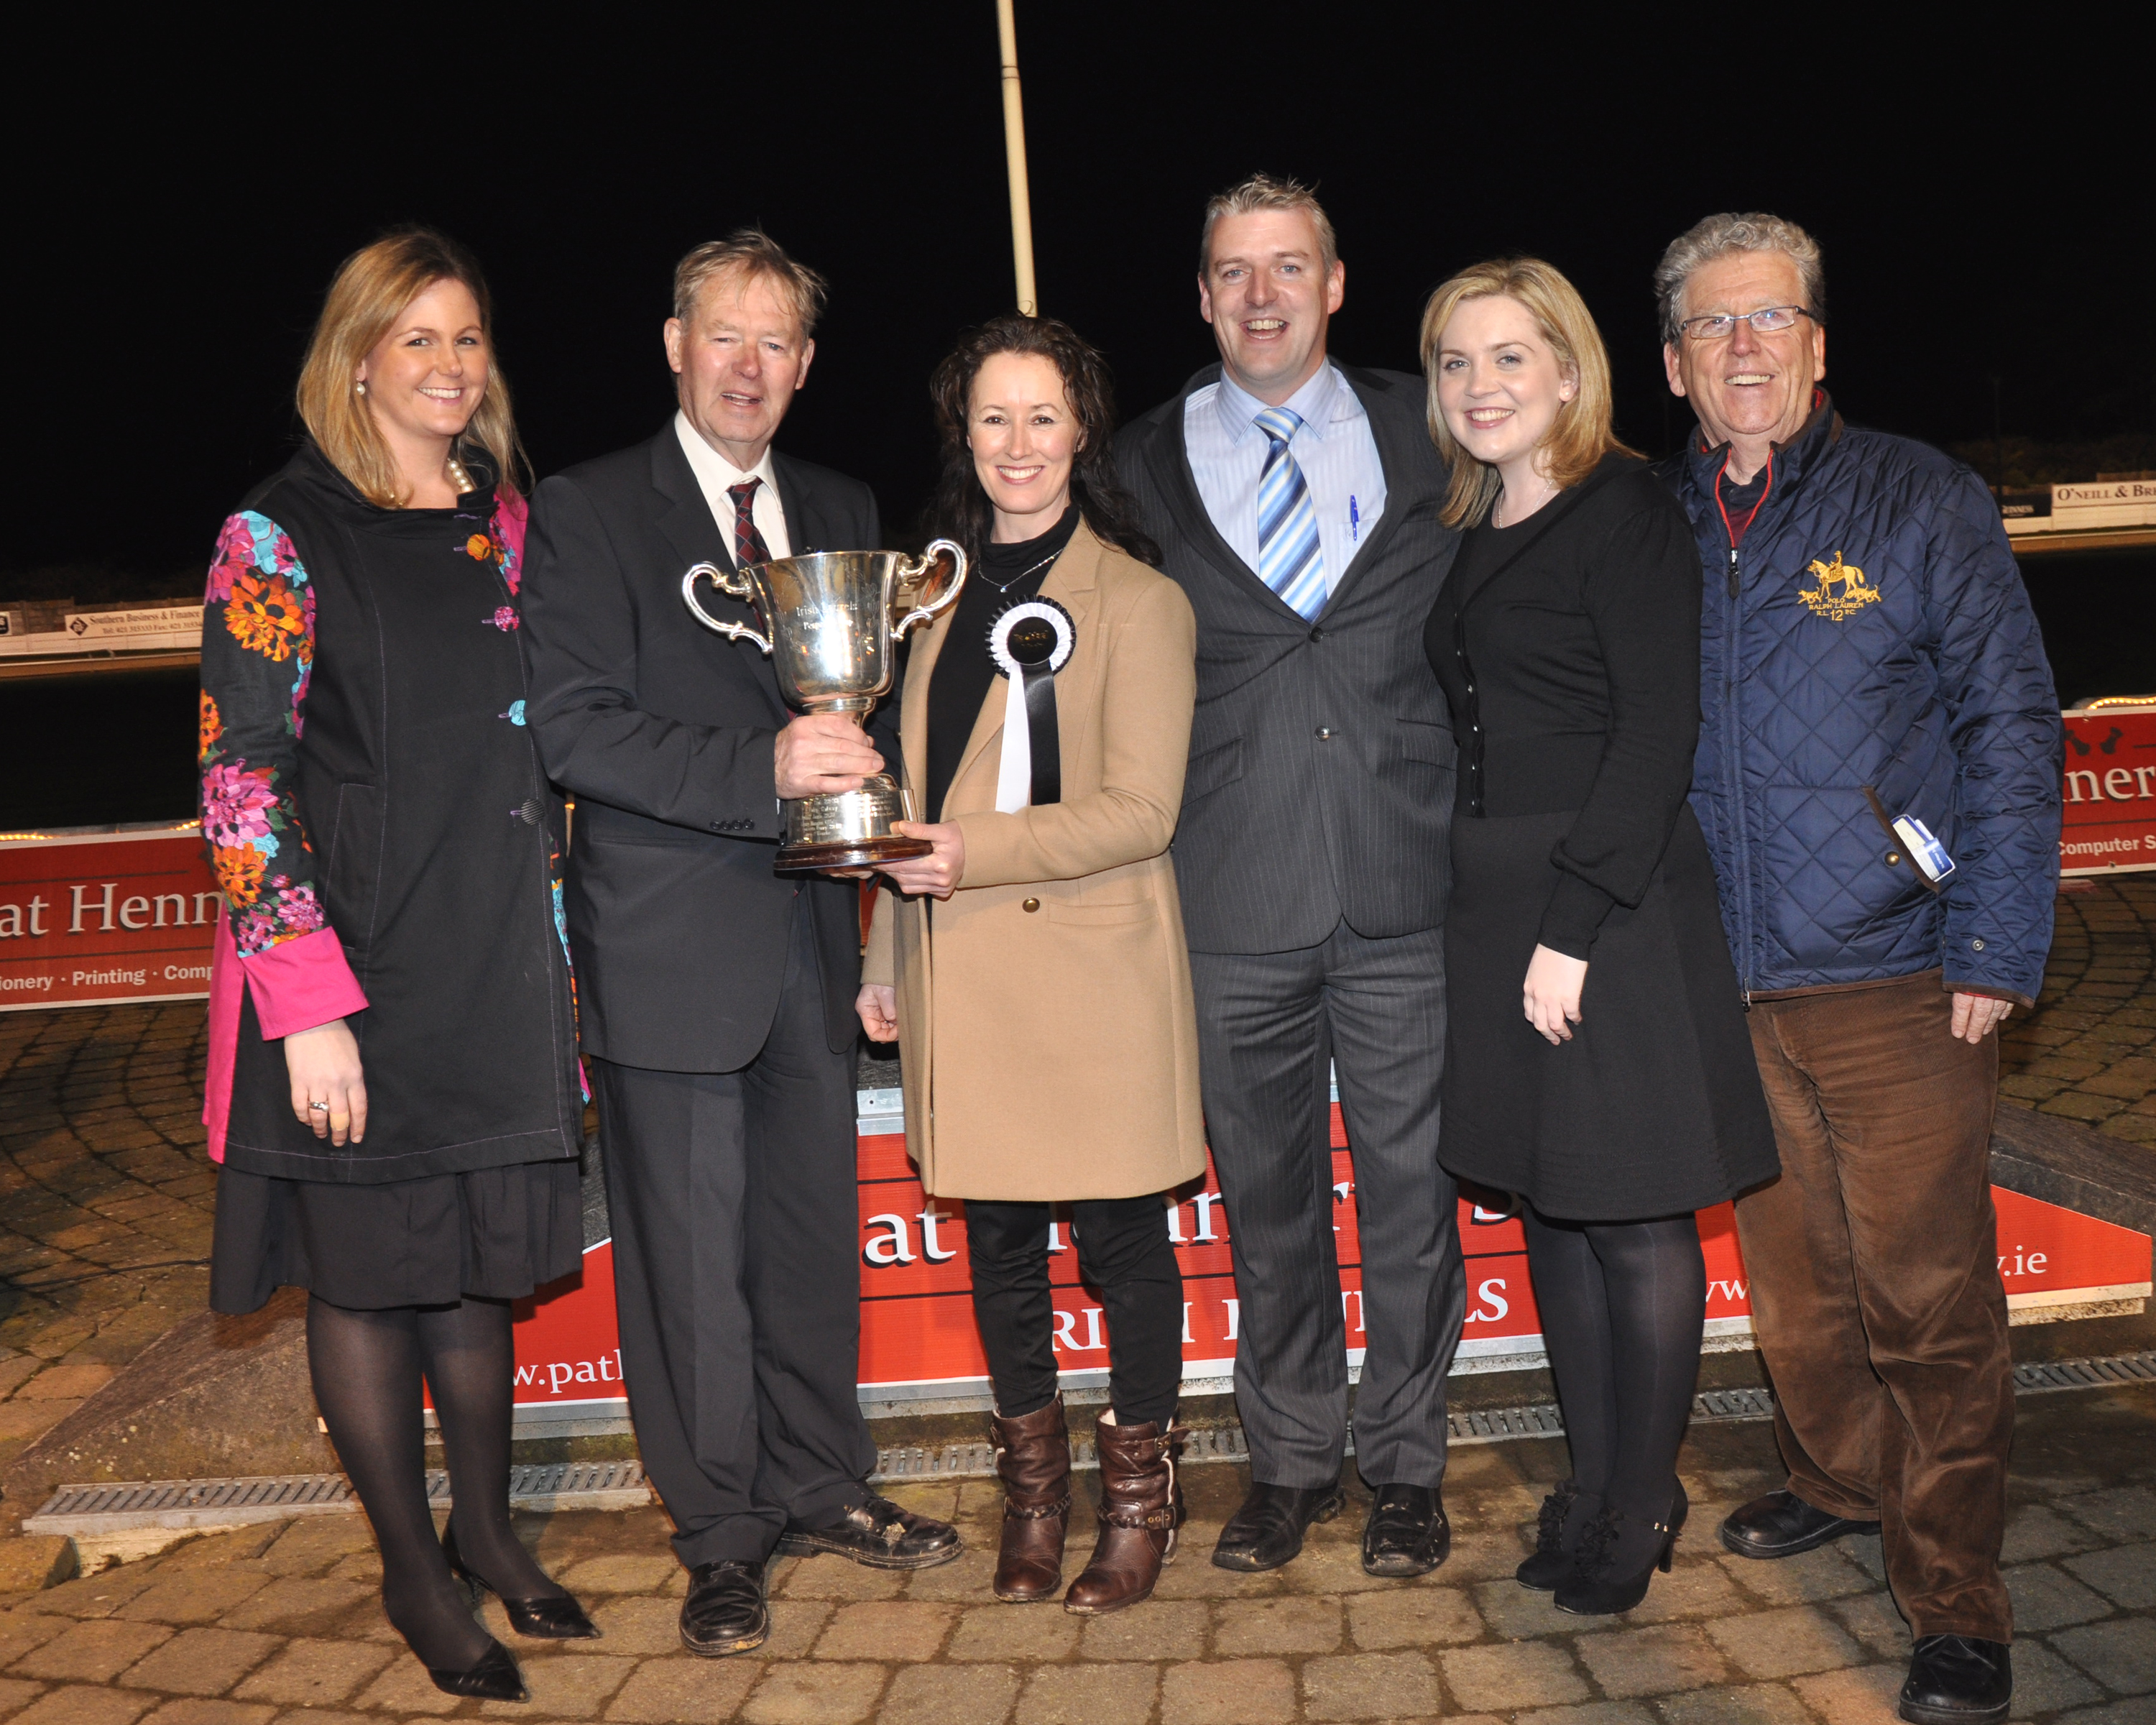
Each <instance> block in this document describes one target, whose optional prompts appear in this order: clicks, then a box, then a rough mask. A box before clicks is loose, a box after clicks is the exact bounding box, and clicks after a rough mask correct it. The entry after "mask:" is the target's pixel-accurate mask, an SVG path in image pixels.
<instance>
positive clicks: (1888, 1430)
mask: <svg viewBox="0 0 2156 1725" xmlns="http://www.w3.org/2000/svg"><path fill="white" fill-rule="evenodd" d="M1655 285H1656V288H1657V290H1658V292H1659V294H1660V296H1661V315H1662V334H1663V338H1664V341H1665V344H1666V345H1665V347H1664V349H1663V354H1664V358H1665V361H1666V364H1667V367H1668V372H1669V381H1670V388H1671V390H1673V391H1674V392H1675V393H1677V394H1678V395H1681V396H1683V397H1685V398H1686V399H1687V400H1688V401H1689V402H1690V403H1691V405H1692V408H1693V409H1694V411H1695V412H1696V413H1697V414H1698V416H1699V425H1698V429H1697V431H1696V433H1695V434H1693V435H1692V437H1691V439H1689V442H1688V444H1687V446H1686V449H1685V450H1684V451H1683V452H1682V453H1681V454H1679V455H1676V456H1672V457H1671V459H1669V460H1668V461H1667V462H1666V463H1665V464H1663V468H1662V471H1663V473H1664V475H1665V477H1666V479H1667V480H1668V482H1669V484H1670V485H1671V488H1672V489H1673V490H1675V491H1676V495H1677V496H1678V497H1679V499H1680V500H1681V501H1682V502H1683V504H1684V506H1685V507H1686V511H1688V512H1689V514H1690V516H1691V521H1692V524H1693V529H1694V531H1695V533H1696V535H1697V539H1698V542H1699V547H1700V556H1701V559H1702V564H1703V566H1704V570H1705V575H1706V580H1705V590H1704V593H1703V596H1702V598H1703V604H1702V624H1703V636H1702V653H1701V659H1700V671H1701V676H1702V691H1701V692H1702V713H1703V719H1702V726H1701V732H1700V747H1699V757H1698V765H1697V776H1696V778H1695V781H1694V785H1693V790H1692V803H1693V807H1694V808H1695V809H1696V810H1697V813H1698V815H1699V819H1700V824H1701V825H1702V827H1703V828H1704V829H1706V833H1707V842H1708V844H1709V845H1710V846H1711V847H1712V850H1713V853H1714V857H1715V864H1716V870H1717V875H1718V876H1719V879H1720V882H1721V890H1722V919H1723V922H1724V923H1725V925H1726V927H1727V932H1728V936H1729V942H1730V947H1731V949H1732V952H1733V953H1734V956H1735V957H1736V961H1737V973H1738V978H1739V980H1740V982H1741V983H1742V985H1743V989H1744V991H1745V1001H1746V1004H1747V1006H1748V1009H1749V1012H1750V1019H1749V1022H1750V1024H1751V1028H1752V1040H1753V1050H1754V1051H1755V1052H1756V1054H1757V1055H1758V1060H1759V1070H1760V1075H1761V1076H1762V1078H1763V1081H1764V1082H1765V1086H1766V1091H1767V1098H1768V1102H1769V1104H1770V1105H1771V1106H1772V1108H1773V1111H1774V1125H1775V1131H1776V1134H1777V1137H1778V1138H1779V1145H1780V1149H1781V1156H1782V1168H1783V1173H1782V1175H1781V1178H1779V1179H1778V1180H1776V1181H1774V1182H1773V1183H1769V1184H1768V1185H1767V1186H1765V1187H1763V1188H1761V1189H1758V1190H1756V1191H1753V1193H1751V1194H1748V1195H1747V1196H1745V1197H1744V1198H1743V1199H1740V1200H1739V1201H1738V1205H1737V1222H1738V1235H1739V1237H1740V1239H1741V1240H1742V1242H1743V1249H1744V1258H1745V1263H1746V1265H1747V1266H1748V1270H1749V1272H1750V1276H1751V1281H1752V1307H1753V1322H1755V1324H1756V1325H1757V1327H1758V1339H1759V1346H1760V1348H1761V1351H1762V1352H1763V1353H1764V1354H1765V1356H1766V1359H1767V1364H1768V1369H1769V1371H1770V1372H1771V1373H1773V1376H1774V1386H1775V1389H1776V1391H1777V1394H1778V1398H1779V1399H1778V1404H1777V1411H1776V1416H1775V1429H1776V1434H1777V1435H1778V1437H1779V1440H1780V1443H1781V1450H1782V1455H1783V1459H1784V1461H1785V1462H1786V1463H1787V1465H1788V1466H1789V1488H1788V1489H1787V1490H1786V1491H1776V1492H1773V1493H1770V1494H1769V1495H1768V1496H1767V1497H1763V1498H1760V1499H1758V1501H1757V1502H1753V1503H1749V1504H1747V1505H1746V1506H1745V1507H1743V1508H1742V1509H1740V1510H1738V1511H1737V1512H1735V1513H1734V1514H1732V1516H1730V1517H1728V1519H1727V1521H1725V1522H1723V1523H1722V1543H1724V1544H1725V1545H1726V1546H1727V1547H1728V1548H1729V1549H1730V1550H1732V1551H1733V1552H1735V1553H1738V1554H1739V1555H1740V1556H1744V1557H1750V1558H1779V1557H1786V1556H1789V1555H1790V1554H1792V1553H1796V1552H1800V1551H1807V1550H1809V1549H1811V1548H1814V1547H1816V1546H1819V1545H1822V1544H1824V1543H1826V1542H1827V1541H1829V1540H1831V1539H1835V1538H1840V1536H1842V1535H1843V1534H1845V1533H1851V1532H1870V1531H1872V1530H1873V1529H1875V1528H1876V1529H1877V1530H1878V1532H1880V1534H1881V1540H1882V1542H1883V1546H1884V1551H1885V1556H1886V1574H1887V1579H1888V1582H1889V1584H1891V1585H1892V1589H1893V1591H1894V1597H1895V1600H1896V1602H1897V1604H1898V1605H1899V1606H1900V1608H1901V1609H1902V1615H1904V1616H1906V1617H1907V1619H1908V1620H1909V1625H1910V1627H1911V1629H1912V1631H1913V1632H1914V1634H1915V1636H1916V1638H1917V1639H1916V1645H1915V1652H1914V1656H1913V1658H1912V1662H1911V1666H1910V1674H1909V1679H1908V1682H1907V1685H1906V1686H1904V1688H1903V1690H1902V1697H1901V1712H1902V1717H1903V1718H1905V1719H1909V1720H1914V1721H1920V1722H1933V1721H1953V1722H1956V1725H1961V1722H1968V1721H1974V1720H1991V1719H2003V1718H2005V1717H2006V1712H2007V1706H2008V1702H2009V1700H2010V1697H2011V1693H2012V1681H2013V1680H2012V1673H2011V1666H2010V1661H2009V1655H2008V1651H2007V1645H2006V1644H2007V1642H2008V1640H2010V1636H2011V1635H2012V1619H2011V1616H2010V1610H2009V1607H2008V1604H2007V1598H2006V1589H2005V1584H2004V1583H2003V1582H2002V1581H2001V1580H2000V1579H1999V1546H2000V1542H2001V1539H2002V1538H2003V1534H2004V1528H2005V1515H2006V1463H2007V1450H2008V1446H2009V1444H2010V1440H2011V1438H2012V1435H2013V1427H2014V1394H2013V1384H2012V1380H2011V1378H2010V1370H2011V1361H2010V1357H2009V1354H2008V1351H2007V1337H2006V1296H2005V1290H2004V1289H2003V1288H2002V1287H2001V1286H2000V1283H1999V1269H1998V1264H1997V1261H1996V1257H1995V1253H1996V1250H1997V1248H1996V1244H1995V1240H1994V1232H1995V1227H1996V1224H1995V1220H1994V1216H1993V1213H1992V1205H1991V1194H1990V1185H1989V1179H1988V1177H1987V1169H1988V1166H1989V1157H1988V1148H1989V1138H1990V1130H1991V1113H1992V1104H1993V1097H1994V1091H1995V1090H1996V1086H1997V1083H1998V1076H1999V1040H1998V1038H1997V1036H1996V1035H1994V1034H1993V1033H1994V1030H1995V1029H1996V1028H1997V1026H1998V1024H1999V1021H2000V1020H2001V1019H2004V1018H2005V1016H2006V1014H2008V1013H2009V1012H2010V1011H2011V1010H2012V1009H2013V1008H2014V1006H2015V1005H2016V1004H2020V1005H2022V1006H2025V1007H2026V1006H2031V1005H2034V1004H2035V996H2036V992H2037V989H2038V988H2039V986H2040V983H2041V982H2042V979H2043V971H2044V957H2045V953H2046V950H2047V948H2048V947H2049V946H2050V944H2051V906H2052V894H2053V891H2054V890H2055V887H2054V883H2055V880H2056V875H2057V871H2058V839H2059V803H2060V773H2061V760H2060V751H2061V726H2060V721H2059V711H2058V701H2057V697H2056V695H2055V694H2054V692H2053V690H2052V685H2051V668H2050V666H2049V665H2048V664H2047V663H2046V660H2045V657H2044V645H2043V640H2042V638H2041V636H2040V634H2039V632H2038V629H2037V627H2036V620H2035V617H2034V615H2033V614H2031V613H2030V608H2029V599H2028V595H2027V593H2026V592H2025V590H2024V589H2023V587H2022V584H2021V579H2020V574H2019V572H2018V571H2017V570H2016V569H2015V564H2014V559H2013V557H2012V555H2011V554H2010V551H2009V549H2008V546H2007V541H2006V536H2005V531H2004V529H2003V528H2002V527H2001V526H2000V523H1999V511H1998V509H1997V506H1995V505H1994V502H1993V501H1992V499H1991V497H1990V495H1989V493H1988V492H1987V491H1986V490H1985V489H1984V485H1983V484H1982V482H1981V481H1980V480H1978V479H1977V477H1976V475H1974V474H1973V473H1971V472H1970V471H1969V470H1968V469H1967V468H1965V467H1963V466H1961V465H1958V463H1956V462H1953V461H1952V460H1949V459H1948V458H1947V457H1946V456H1944V455H1942V454H1939V453H1938V452H1937V451H1936V450H1933V449H1928V448H1927V447H1925V446H1924V445H1923V444H1917V443H1913V442H1911V441H1910V440H1908V439H1905V438H1898V437H1890V436H1887V435H1885V434H1881V433H1879V432H1876V431H1866V430H1861V429H1857V428H1856V427H1853V426H1850V425H1846V424H1844V423H1843V422H1842V419H1841V416H1840V414H1839V413H1836V412H1835V409H1834V405H1833V403H1831V402H1830V400H1829V399H1828V398H1827V395H1826V393H1825V390H1824V388H1821V387H1820V386H1821V382H1822V380H1823V379H1824V378H1825V375H1826V332H1825V324H1824V317H1825V309H1826V308H1825V294H1824V280H1823V276H1822V271H1821V268H1820V250H1819V247H1818V246H1817V244H1815V242H1814V241H1813V240H1812V239H1811V238H1810V237H1809V235H1807V234H1805V233H1804V230H1803V229H1802V228H1799V227H1797V226H1796V225H1795V224H1794V223H1790V222H1786V221H1783V220H1781V219H1779V218H1776V217H1773V216H1765V215H1720V216H1711V217H1709V218H1707V219H1706V220H1705V221H1703V222H1701V223H1699V224H1698V225H1697V227H1695V228H1692V229H1691V231H1690V232H1689V233H1687V234H1683V235H1681V237H1680V238H1678V239H1676V240H1675V241H1674V242H1673V243H1672V244H1671V246H1670V248H1669V249H1668V251H1667V252H1666V254H1664V257H1663V259H1662V263H1661V268H1660V270H1658V271H1657V272H1656V276H1655Z"/></svg>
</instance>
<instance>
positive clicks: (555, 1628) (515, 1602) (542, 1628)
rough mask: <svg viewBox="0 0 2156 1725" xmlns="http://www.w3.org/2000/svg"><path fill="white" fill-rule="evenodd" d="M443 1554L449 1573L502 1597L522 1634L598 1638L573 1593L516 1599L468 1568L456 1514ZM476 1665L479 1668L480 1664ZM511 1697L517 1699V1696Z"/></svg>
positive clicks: (447, 1529)
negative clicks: (460, 1547) (459, 1551)
mask: <svg viewBox="0 0 2156 1725" xmlns="http://www.w3.org/2000/svg"><path fill="white" fill-rule="evenodd" d="M442 1555H443V1556H444V1557H445V1558H448V1559H449V1573H450V1574H452V1575H454V1576H455V1577H456V1578H457V1579H458V1580H459V1581H461V1582H463V1583H464V1584H465V1586H467V1587H469V1588H470V1589H472V1590H473V1592H474V1593H475V1594H480V1593H489V1594H493V1595H494V1596H495V1598H496V1599H500V1601H501V1609H503V1610H504V1611H506V1612H507V1613H508V1614H509V1626H510V1628H511V1629H513V1630H516V1633H517V1634H518V1635H528V1636H530V1637H531V1639H532V1640H536V1641H589V1640H597V1639H598V1634H599V1626H598V1625H597V1624H595V1623H593V1621H592V1620H591V1619H590V1618H588V1617H587V1616H586V1615H584V1608H583V1606H582V1605H580V1604H577V1602H576V1600H575V1599H574V1598H573V1597H572V1596H571V1595H570V1594H549V1595H547V1596H546V1597H544V1598H542V1599H510V1598H508V1597H507V1596H506V1595H505V1594H503V1593H502V1591H501V1589H499V1588H497V1587H496V1586H495V1584H493V1583H492V1582H490V1581H489V1580H488V1579H486V1578H485V1576H484V1575H481V1574H479V1573H478V1572H476V1571H475V1570H472V1569H468V1568H465V1560H464V1559H463V1558H460V1557H459V1556H458V1555H457V1524H456V1520H455V1518H454V1517H451V1518H450V1521H449V1525H448V1526H447V1527H444V1528H443V1529H442ZM496 1645H499V1644H498V1643H497V1644H496ZM504 1657H505V1658H506V1657H507V1655H506V1654H505V1655H504ZM473 1669H474V1670H477V1669H478V1667H477V1666H475V1667H473ZM435 1681H437V1682H439V1681H440V1679H439V1677H437V1678H436V1679H435ZM511 1699H514V1697H511Z"/></svg>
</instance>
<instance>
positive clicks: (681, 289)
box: [674, 228, 829, 341]
mask: <svg viewBox="0 0 2156 1725" xmlns="http://www.w3.org/2000/svg"><path fill="white" fill-rule="evenodd" d="M722 275H738V276H739V277H740V279H741V280H740V285H741V286H742V287H743V288H746V287H747V285H749V283H750V282H752V281H755V280H764V281H767V282H769V283H771V285H773V287H775V288H777V289H778V292H779V295H780V296H781V297H782V298H783V299H784V300H786V301H787V302H788V304H789V305H792V306H793V316H794V320H795V321H796V322H798V324H799V325H800V326H801V339H802V340H803V341H807V340H808V338H809V337H810V336H813V335H814V334H815V333H816V320H817V319H818V318H819V317H821V316H823V315H824V298H825V295H827V294H828V293H829V284H828V283H827V282H825V280H824V278H823V277H822V276H820V275H818V274H817V273H816V272H815V271H814V270H811V269H810V268H809V267H808V265H807V264H803V263H799V262H797V261H796V260H795V259H793V257H792V256H791V255H790V254H788V252H787V250H786V249H785V248H784V247H783V246H782V245H780V244H779V243H778V241H777V240H775V239H773V238H772V237H771V236H770V235H769V234H767V233H765V232H764V231H763V229H762V228H735V229H734V231H733V232H732V233H731V234H728V235H727V236H726V238H725V239H707V240H706V241H705V242H704V243H703V244H701V245H700V246H698V247H696V249H694V250H693V251H691V252H690V253H689V254H688V255H687V256H686V257H685V258H683V259H681V261H680V263H678V264H675V266H674V315H675V316H676V317H678V318H679V319H680V321H682V322H683V323H687V322H688V321H690V319H691V318H693V317H695V316H696V300H697V296H698V295H701V293H702V292H703V291H704V290H705V288H706V286H708V285H710V284H711V282H713V281H715V280H717V279H718V278H719V277H721V276H722Z"/></svg>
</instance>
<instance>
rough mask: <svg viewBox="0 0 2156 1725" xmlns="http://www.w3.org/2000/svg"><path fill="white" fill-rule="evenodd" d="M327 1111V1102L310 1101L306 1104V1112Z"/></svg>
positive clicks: (321, 1112) (323, 1112)
mask: <svg viewBox="0 0 2156 1725" xmlns="http://www.w3.org/2000/svg"><path fill="white" fill-rule="evenodd" d="M329 1111H330V1105H329V1104H328V1103H327V1102H310V1103H308V1104H307V1112H308V1113H310V1114H326V1113H328V1112H329Z"/></svg>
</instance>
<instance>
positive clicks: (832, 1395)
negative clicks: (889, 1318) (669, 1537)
mask: <svg viewBox="0 0 2156 1725" xmlns="http://www.w3.org/2000/svg"><path fill="white" fill-rule="evenodd" d="M791 921H792V927H791V929H790V931H789V933H788V954H787V961H786V973H785V980H784V982H783V984H782V985H781V988H780V990H779V996H778V1010H777V1012H776V1014H774V1015H773V1020H772V1025H771V1030H770V1034H769V1035H768V1036H767V1038H766V1039H765V1040H764V1043H763V1045H762V1049H761V1050H759V1051H758V1053H757V1056H756V1058H755V1059H754V1060H751V1061H750V1062H749V1063H748V1065H746V1066H744V1067H742V1069H741V1070H738V1071H734V1072H660V1071H652V1070H645V1069H642V1068H639V1067H634V1066H624V1065H615V1064H614V1063H613V1062H612V1061H609V1060H593V1061H592V1063H591V1066H592V1073H593V1084H594V1087H595V1089H596V1090H597V1092H598V1106H599V1138H600V1142H601V1145H602V1147H603V1153H604V1162H605V1168H606V1184H607V1205H608V1211H609V1213H610V1214H611V1215H612V1217H613V1230H614V1233H613V1239H614V1290H615V1301H616V1304H617V1307H618V1309H619V1315H620V1324H621V1349H622V1375H623V1377H624V1378H625V1379H626V1380H627V1382H626V1388H627V1389H628V1392H629V1414H630V1417H631V1418H632V1419H633V1420H634V1421H635V1423H636V1437H637V1444H638V1447H639V1450H641V1451H642V1453H643V1456H644V1466H645V1467H646V1468H647V1469H648V1470H649V1476H650V1479H651V1482H652V1484H653V1485H654V1486H656V1487H657V1488H658V1491H659V1495H660V1497H661V1499H663V1500H664V1501H665V1505H666V1509H667V1512H668V1514H670V1516H671V1517H673V1518H674V1525H675V1535H674V1549H675V1553H677V1554H678V1555H679V1556H680V1559H681V1561H682V1562H683V1563H685V1564H687V1565H689V1566H690V1568H695V1567H696V1565H697V1564H699V1563H712V1562H716V1561H717V1560H719V1559H721V1558H748V1559H762V1558H767V1557H768V1556H769V1555H770V1553H771V1549H772V1547H773V1545H774V1544H776V1543H777V1542H778V1536H779V1534H780V1532H782V1531H783V1529H784V1528H785V1527H786V1525H787V1523H788V1522H789V1521H791V1522H799V1523H805V1524H808V1525H810V1526H819V1525H823V1524H824V1523H828V1522H833V1521H835V1520H836V1519H838V1517H839V1515H840V1514H841V1513H842V1512H844V1511H845V1510H846V1509H849V1508H850V1507H853V1506H854V1505H855V1504H858V1503H860V1502H863V1501H864V1500H865V1498H866V1497H867V1496H868V1488H867V1486H866V1485H865V1483H864V1481H866V1479H867V1477H868V1476H869V1474H870V1472H871V1471H873V1470H874V1468H875V1445H874V1444H873V1443H872V1442H871V1441H870V1437H869V1431H868V1425H867V1423H866V1422H865V1420H863V1419H862V1417H861V1410H860V1401H859V1399H858V1396H857V1393H856V1389H855V1385H856V1383H857V1380H858V1378H859V1376H860V1266H858V1264H857V1263H856V1262H855V1234H856V1230H855V1226H854V1219H855V1208H856V1199H855V1096H854V1073H853V1053H852V1050H850V1049H849V1050H846V1051H844V1052H843V1053H838V1052H834V1051H833V1050H832V1048H831V1045H830V1038H829V1034H828V1033H827V1029H826V1025H825V1013H824V989H823V984H822V983H821V981H820V980H819V973H818V968H817V963H816V947H815V931H814V924H815V918H814V915H813V913H812V912H811V911H810V909H809V906H808V901H807V899H806V898H805V897H803V898H797V899H796V900H795V901H794V902H793V914H792V918H791Z"/></svg>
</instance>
